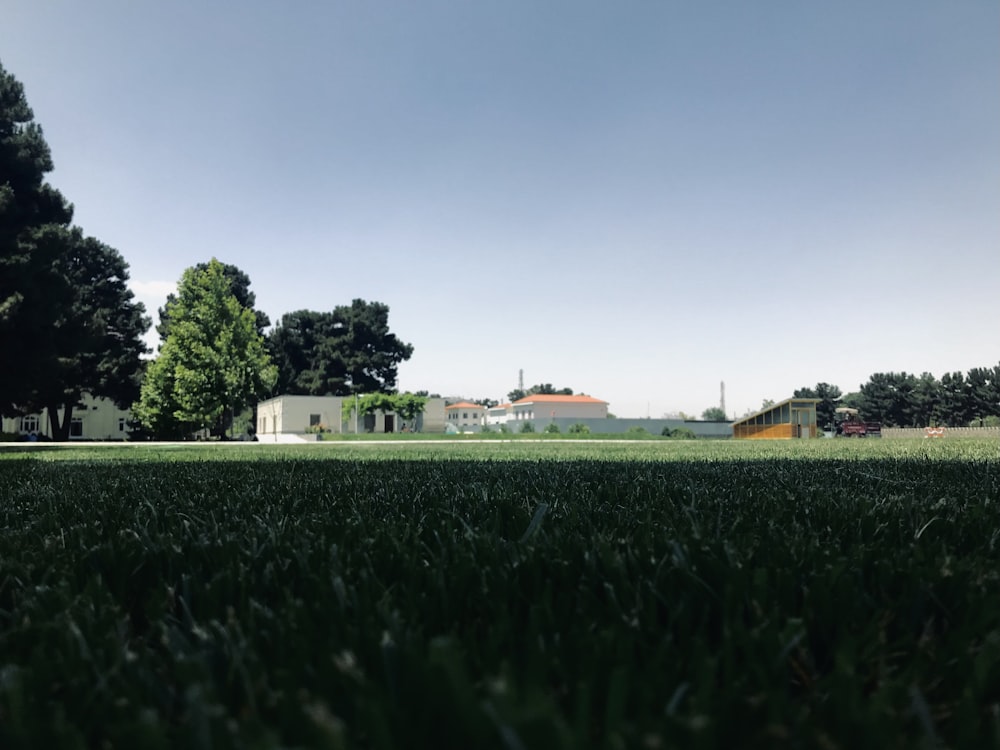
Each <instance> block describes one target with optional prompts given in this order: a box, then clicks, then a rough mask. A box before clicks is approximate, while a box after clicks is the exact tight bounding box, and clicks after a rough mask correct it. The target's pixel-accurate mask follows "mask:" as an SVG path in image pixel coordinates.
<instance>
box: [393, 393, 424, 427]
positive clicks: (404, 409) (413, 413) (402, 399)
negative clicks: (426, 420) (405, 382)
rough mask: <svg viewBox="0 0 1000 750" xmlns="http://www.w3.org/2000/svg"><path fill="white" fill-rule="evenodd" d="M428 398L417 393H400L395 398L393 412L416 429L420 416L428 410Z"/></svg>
mask: <svg viewBox="0 0 1000 750" xmlns="http://www.w3.org/2000/svg"><path fill="white" fill-rule="evenodd" d="M427 400H428V399H427V397H426V396H418V395H416V394H415V393H398V394H396V395H395V396H394V397H393V400H392V401H393V411H395V412H396V413H397V414H398V415H399V418H400V419H402V420H403V421H404V422H406V423H408V424H409V425H411V426H412V429H416V427H417V421H418V419H419V418H420V415H421V414H423V413H424V409H426V408H427Z"/></svg>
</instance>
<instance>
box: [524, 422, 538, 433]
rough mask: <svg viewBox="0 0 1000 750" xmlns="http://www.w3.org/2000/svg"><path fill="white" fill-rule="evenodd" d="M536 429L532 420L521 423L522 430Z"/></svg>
mask: <svg viewBox="0 0 1000 750" xmlns="http://www.w3.org/2000/svg"><path fill="white" fill-rule="evenodd" d="M534 431H535V425H533V424H531V422H524V423H523V424H522V425H521V432H534Z"/></svg>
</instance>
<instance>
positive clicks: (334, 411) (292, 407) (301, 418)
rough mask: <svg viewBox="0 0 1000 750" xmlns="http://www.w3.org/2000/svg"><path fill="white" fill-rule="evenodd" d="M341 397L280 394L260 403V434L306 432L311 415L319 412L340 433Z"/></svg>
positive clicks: (258, 414)
mask: <svg viewBox="0 0 1000 750" xmlns="http://www.w3.org/2000/svg"><path fill="white" fill-rule="evenodd" d="M343 401H344V399H343V398H342V397H341V396H278V397H277V398H271V399H268V400H267V401H261V402H260V403H259V404H257V433H258V434H261V435H272V434H277V433H302V432H306V431H307V430H308V429H309V415H310V414H319V421H320V424H322V425H323V426H324V427H325V428H326V429H327V430H329V431H330V432H340V431H341V429H342V427H341V418H342V413H341V410H342V407H343Z"/></svg>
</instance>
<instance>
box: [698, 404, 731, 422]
mask: <svg viewBox="0 0 1000 750" xmlns="http://www.w3.org/2000/svg"><path fill="white" fill-rule="evenodd" d="M701 418H702V419H704V420H705V421H707V422H725V421H726V412H725V411H723V409H722V407H721V406H710V407H708V408H707V409H705V411H703V412H702V413H701Z"/></svg>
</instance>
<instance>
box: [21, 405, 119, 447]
mask: <svg viewBox="0 0 1000 750" xmlns="http://www.w3.org/2000/svg"><path fill="white" fill-rule="evenodd" d="M63 412H64V410H63V409H59V411H58V419H59V421H60V422H61V421H62V418H63ZM129 419H131V415H130V412H129V410H128V409H119V408H118V407H117V406H116V405H115V403H114V402H113V401H110V400H108V399H104V398H94V397H93V396H87V395H85V396H84V397H83V399H82V403H81V405H80V406H77V407H74V409H73V413H72V414H71V415H70V420H71V424H70V440H127V439H128V422H129ZM2 431H3V432H5V433H8V434H11V435H24V436H25V437H27V436H28V435H29V434H30V433H32V432H34V433H35V434H36V435H37V436H39V437H47V438H51V437H52V425H51V424H50V422H49V415H48V413H47V412H45V411H42V412H40V413H37V414H26V415H24V416H22V417H4V418H3V427H2Z"/></svg>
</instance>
